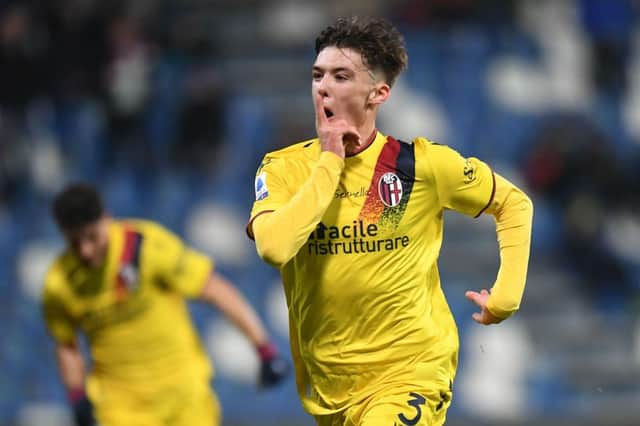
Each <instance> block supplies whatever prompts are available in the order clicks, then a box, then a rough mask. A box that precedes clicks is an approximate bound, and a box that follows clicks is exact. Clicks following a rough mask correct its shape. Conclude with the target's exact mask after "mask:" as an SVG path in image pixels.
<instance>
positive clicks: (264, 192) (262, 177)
mask: <svg viewBox="0 0 640 426" xmlns="http://www.w3.org/2000/svg"><path fill="white" fill-rule="evenodd" d="M255 189H256V201H260V200H264V199H265V198H267V197H268V196H269V190H268V189H267V174H266V173H264V172H262V173H260V174H259V175H258V176H256V182H255Z"/></svg>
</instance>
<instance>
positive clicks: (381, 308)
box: [251, 133, 494, 415]
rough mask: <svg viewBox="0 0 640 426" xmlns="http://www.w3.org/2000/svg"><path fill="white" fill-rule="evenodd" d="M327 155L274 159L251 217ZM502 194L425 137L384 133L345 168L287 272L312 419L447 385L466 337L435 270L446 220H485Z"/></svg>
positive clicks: (314, 146)
mask: <svg viewBox="0 0 640 426" xmlns="http://www.w3.org/2000/svg"><path fill="white" fill-rule="evenodd" d="M320 153H321V150H320V144H319V142H318V140H317V139H315V140H310V141H307V142H303V143H299V144H296V145H293V146H291V147H288V148H285V149H283V150H280V151H276V152H272V153H270V154H268V155H266V156H265V158H264V160H263V163H262V165H261V167H260V169H259V170H258V172H257V175H256V202H255V204H254V206H253V210H252V214H251V216H252V218H255V217H256V216H257V215H259V214H261V213H263V212H268V211H273V210H277V209H278V208H279V207H280V206H282V205H284V204H285V203H287V201H288V200H289V199H291V197H292V196H293V195H294V194H295V193H296V192H297V190H298V189H299V188H300V187H301V186H302V184H303V183H304V182H305V181H306V180H307V179H308V178H309V176H310V174H311V171H312V170H313V168H314V166H315V164H316V162H317V161H318V158H319V157H320ZM493 190H494V181H493V174H492V172H491V170H490V168H489V167H488V166H487V165H486V164H484V163H482V162H481V161H479V160H477V159H475V158H469V159H465V158H463V157H462V156H460V155H459V154H458V153H457V152H455V151H454V150H452V149H450V148H448V147H445V146H441V145H437V144H434V143H431V142H429V141H427V140H425V139H423V138H417V139H415V140H414V141H413V142H412V143H404V142H400V141H397V140H395V139H394V138H391V137H386V136H384V135H382V134H381V133H377V134H376V136H375V139H374V141H373V142H372V143H371V144H370V145H369V146H368V147H367V148H366V149H365V150H364V151H362V152H361V153H359V154H357V155H355V156H352V157H347V158H346V159H345V167H344V171H343V172H342V175H341V177H340V181H339V184H338V188H337V189H336V191H335V194H334V198H333V201H332V202H331V204H330V205H329V208H328V209H327V210H326V212H325V213H324V216H323V217H322V219H321V221H320V223H318V225H317V227H316V229H315V230H314V231H313V232H312V233H311V235H309V239H308V240H307V242H306V243H305V244H304V245H303V246H302V248H301V249H300V250H299V251H298V253H297V255H296V256H295V257H294V258H293V259H292V260H291V261H289V262H288V263H287V264H285V265H283V266H282V268H281V271H280V272H281V275H282V278H283V284H284V289H285V294H286V298H287V303H288V307H289V318H290V338H291V349H292V353H293V358H294V362H295V363H296V373H297V384H298V392H299V394H300V397H301V399H302V402H303V405H304V406H305V409H306V410H307V411H308V412H310V413H311V414H316V415H323V414H329V413H334V412H337V411H339V410H342V409H344V408H345V407H347V406H349V405H351V404H355V403H358V402H359V401H362V400H363V399H364V398H366V397H367V396H368V395H371V394H373V393H375V392H377V391H380V390H384V389H385V388H389V387H395V388H398V387H402V386H406V387H407V389H410V388H411V387H412V386H425V385H432V386H436V385H437V386H439V387H440V388H448V387H449V385H450V383H451V381H452V380H453V378H454V375H455V369H456V365H457V351H458V336H457V329H456V325H455V322H454V320H453V317H452V314H451V312H450V310H449V307H448V305H447V302H446V300H445V298H444V294H443V293H442V290H441V287H440V278H439V274H438V267H437V258H438V254H439V251H440V245H441V242H442V228H443V223H442V219H443V211H444V209H453V210H457V211H460V212H462V213H465V214H468V215H472V216H476V215H478V214H480V212H481V211H482V210H483V209H484V208H486V207H487V206H488V204H489V202H490V201H491V198H492V192H493Z"/></svg>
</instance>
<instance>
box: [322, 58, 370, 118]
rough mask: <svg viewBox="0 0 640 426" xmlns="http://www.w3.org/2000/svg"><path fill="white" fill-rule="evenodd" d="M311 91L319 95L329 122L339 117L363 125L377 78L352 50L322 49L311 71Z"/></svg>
mask: <svg viewBox="0 0 640 426" xmlns="http://www.w3.org/2000/svg"><path fill="white" fill-rule="evenodd" d="M311 75H312V83H311V92H312V95H313V96H314V98H315V96H316V95H317V94H320V95H321V96H322V99H323V105H324V107H325V111H326V113H327V117H329V120H332V119H335V118H342V119H344V120H346V121H347V122H348V123H349V124H352V125H354V126H356V127H359V126H361V125H362V124H364V122H365V120H366V119H367V115H366V112H367V110H369V108H370V103H369V98H370V96H371V94H372V92H373V91H374V90H375V84H376V76H375V74H374V73H373V72H372V71H371V70H370V69H369V68H367V67H366V66H365V64H364V63H363V62H362V55H360V53H358V52H357V51H355V50H353V49H348V48H338V47H334V46H329V47H325V48H324V49H322V50H321V51H320V53H319V54H318V56H317V58H316V61H315V63H314V64H313V70H312V74H311Z"/></svg>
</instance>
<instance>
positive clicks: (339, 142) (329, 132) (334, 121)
mask: <svg viewBox="0 0 640 426" xmlns="http://www.w3.org/2000/svg"><path fill="white" fill-rule="evenodd" d="M314 101H315V109H316V131H317V132H318V138H319V139H320V147H321V148H322V151H331V152H333V153H334V154H336V155H337V156H338V157H340V158H344V156H345V148H346V147H349V149H350V150H353V149H355V148H357V147H359V146H360V144H361V143H362V141H361V139H360V133H358V130H357V129H356V128H355V127H354V126H352V125H351V124H349V123H348V122H347V120H345V119H344V118H337V117H335V116H333V117H327V113H326V111H325V109H324V104H323V102H322V95H320V94H319V93H316V94H315V95H314Z"/></svg>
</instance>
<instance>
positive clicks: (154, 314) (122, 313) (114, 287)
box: [43, 220, 213, 389]
mask: <svg viewBox="0 0 640 426" xmlns="http://www.w3.org/2000/svg"><path fill="white" fill-rule="evenodd" d="M212 267H213V265H212V262H211V260H210V259H209V258H208V257H206V256H204V255H203V254H201V253H198V252H196V251H194V250H192V249H190V248H188V247H186V246H185V245H184V244H183V243H182V241H181V240H180V239H179V238H177V237H176V236H175V235H173V234H172V233H170V232H169V231H167V230H166V229H164V228H163V227H161V226H160V225H158V224H155V223H153V222H148V221H140V220H129V221H115V220H114V221H113V222H112V223H111V226H110V228H109V249H108V254H107V258H106V261H105V264H104V266H102V267H100V268H88V267H86V266H83V265H82V264H81V263H80V261H79V260H78V259H77V257H76V256H74V255H73V254H72V253H71V252H69V251H67V252H65V253H63V254H61V255H60V256H59V257H58V258H57V259H56V261H55V262H54V264H53V265H52V266H51V268H50V270H49V271H48V273H47V276H46V280H45V286H44V293H43V310H44V316H45V321H46V324H47V327H48V328H49V330H50V332H51V334H52V336H53V338H54V339H55V340H56V341H57V342H59V343H65V342H69V341H72V340H73V339H74V336H75V333H76V332H77V331H82V332H84V334H85V335H86V336H87V339H88V341H89V346H90V351H91V356H92V361H93V368H92V372H91V376H90V378H89V385H91V381H92V380H93V381H101V380H107V381H109V382H122V383H126V384H127V386H129V385H130V386H135V387H139V388H141V389H144V388H145V387H153V386H155V385H159V384H165V383H173V382H176V381H179V382H182V381H184V380H185V379H186V380H191V379H192V378H202V377H205V379H206V378H207V377H209V376H210V375H211V374H212V368H211V366H210V363H209V360H208V357H207V356H206V354H205V352H204V350H203V348H202V345H201V343H200V340H199V337H198V335H197V332H196V331H195V329H194V327H193V325H192V322H191V318H190V315H189V312H188V309H187V305H186V302H185V297H195V296H197V295H198V294H199V293H200V292H201V290H202V288H203V287H204V284H205V283H206V281H207V277H208V276H209V274H210V273H211V270H212Z"/></svg>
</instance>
